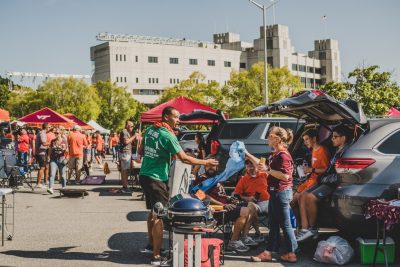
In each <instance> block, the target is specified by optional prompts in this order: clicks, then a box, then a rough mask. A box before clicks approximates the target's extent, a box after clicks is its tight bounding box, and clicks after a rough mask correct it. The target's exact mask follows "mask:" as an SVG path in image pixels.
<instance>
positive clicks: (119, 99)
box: [94, 81, 146, 130]
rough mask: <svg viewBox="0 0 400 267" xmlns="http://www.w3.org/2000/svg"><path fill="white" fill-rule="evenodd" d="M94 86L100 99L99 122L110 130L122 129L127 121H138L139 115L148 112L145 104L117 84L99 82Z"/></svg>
mask: <svg viewBox="0 0 400 267" xmlns="http://www.w3.org/2000/svg"><path fill="white" fill-rule="evenodd" d="M94 86H95V88H96V89H97V92H98V95H99V97H100V108H101V112H100V115H99V117H98V119H97V120H98V122H99V123H100V124H101V125H103V126H104V127H106V128H108V129H115V130H119V129H122V128H123V127H124V125H125V121H126V120H127V119H131V118H135V119H137V118H138V114H139V113H140V112H143V111H145V110H146V108H145V106H144V105H143V104H141V103H139V102H138V101H137V100H135V99H134V98H133V97H132V96H131V95H130V94H129V93H127V92H126V91H125V89H124V88H123V87H119V86H117V85H116V84H115V83H114V84H113V83H111V82H110V81H106V82H103V81H98V82H97V83H96V84H95V85H94Z"/></svg>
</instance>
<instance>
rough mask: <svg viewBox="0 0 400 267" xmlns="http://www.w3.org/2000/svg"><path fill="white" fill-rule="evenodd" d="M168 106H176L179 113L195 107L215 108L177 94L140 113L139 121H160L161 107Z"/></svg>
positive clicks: (202, 120)
mask: <svg viewBox="0 0 400 267" xmlns="http://www.w3.org/2000/svg"><path fill="white" fill-rule="evenodd" d="M168 106H171V107H174V108H176V109H177V110H178V111H179V113H181V114H184V113H192V112H193V110H196V109H202V110H206V111H210V112H216V110H215V109H213V108H210V107H209V106H206V105H203V104H201V103H199V102H196V101H194V100H191V99H189V98H186V97H184V96H178V97H176V98H174V99H172V100H170V101H168V102H165V103H163V104H161V105H158V106H156V107H155V108H152V109H150V110H148V111H146V112H142V113H141V114H140V121H141V122H144V123H151V122H156V121H161V113H162V111H163V109H164V108H166V107H168ZM212 122H213V121H212V120H206V119H195V120H191V121H185V122H182V123H190V124H210V123H212Z"/></svg>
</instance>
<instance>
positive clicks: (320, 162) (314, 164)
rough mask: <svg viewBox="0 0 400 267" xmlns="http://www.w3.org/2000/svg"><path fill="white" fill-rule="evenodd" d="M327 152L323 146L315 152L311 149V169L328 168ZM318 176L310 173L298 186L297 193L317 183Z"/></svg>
mask: <svg viewBox="0 0 400 267" xmlns="http://www.w3.org/2000/svg"><path fill="white" fill-rule="evenodd" d="M329 158H330V156H329V151H328V149H326V147H324V146H320V147H319V148H318V149H317V150H315V149H313V151H312V154H311V168H315V169H326V168H328V166H329ZM318 176H319V174H318V173H315V172H314V173H311V175H310V177H308V179H307V180H306V181H305V182H304V183H302V184H301V185H299V187H298V188H297V192H299V193H300V192H303V191H304V190H306V189H308V188H310V187H311V186H313V185H315V184H316V183H317V179H318Z"/></svg>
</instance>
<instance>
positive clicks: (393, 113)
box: [387, 107, 400, 117]
mask: <svg viewBox="0 0 400 267" xmlns="http://www.w3.org/2000/svg"><path fill="white" fill-rule="evenodd" d="M387 114H388V116H389V117H400V111H399V110H398V109H396V108H394V107H391V108H390V109H389V111H388V113H387Z"/></svg>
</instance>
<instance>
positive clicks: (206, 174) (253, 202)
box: [139, 107, 351, 266]
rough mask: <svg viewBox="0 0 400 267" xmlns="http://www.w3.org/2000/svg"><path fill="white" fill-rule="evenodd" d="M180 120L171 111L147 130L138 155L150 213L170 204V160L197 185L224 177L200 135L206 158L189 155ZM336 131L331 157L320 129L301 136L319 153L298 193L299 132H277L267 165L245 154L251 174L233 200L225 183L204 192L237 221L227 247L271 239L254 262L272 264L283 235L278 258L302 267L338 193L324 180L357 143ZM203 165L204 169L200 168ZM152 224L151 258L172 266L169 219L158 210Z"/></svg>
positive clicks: (239, 185) (237, 247)
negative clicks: (323, 208)
mask: <svg viewBox="0 0 400 267" xmlns="http://www.w3.org/2000/svg"><path fill="white" fill-rule="evenodd" d="M178 118H179V112H178V111H177V110H176V109H175V108H173V107H167V108H165V109H164V110H163V113H162V121H161V122H158V123H156V124H154V125H153V126H151V127H149V128H148V129H147V130H146V132H145V134H144V141H143V142H141V145H140V149H139V153H140V154H141V155H142V156H143V159H142V168H141V170H140V184H141V186H142V188H143V191H144V194H145V196H146V207H147V208H148V209H149V210H152V209H153V207H154V205H155V203H157V202H161V203H162V204H163V205H166V204H167V202H168V200H169V193H168V186H167V182H168V179H169V178H168V174H169V169H170V161H171V160H172V159H173V158H178V159H180V160H181V161H183V162H184V163H187V164H191V165H194V166H195V167H193V172H194V174H195V175H196V176H197V178H196V180H195V183H201V182H202V181H204V180H206V179H209V178H212V177H214V176H215V174H216V173H217V171H218V161H216V160H215V158H214V157H213V156H212V155H208V156H207V155H205V154H204V150H203V149H202V148H203V147H204V143H203V142H204V141H203V140H202V137H201V136H200V135H199V136H197V137H196V142H197V144H198V145H199V151H200V152H201V153H199V155H200V156H198V157H197V158H196V157H193V156H190V155H187V154H185V153H184V152H183V151H182V148H181V147H180V146H179V142H178V140H177V138H176V136H175V135H174V131H173V129H174V127H176V125H177V124H178ZM332 133H333V134H332V138H331V139H332V140H331V141H332V146H333V148H335V149H336V152H335V153H334V156H333V157H332V158H331V156H330V152H329V150H328V149H327V148H326V147H324V146H323V145H321V144H320V143H319V140H318V131H317V130H316V129H309V130H307V131H305V132H304V133H303V134H302V139H303V142H304V145H305V146H306V147H307V148H308V149H310V150H311V151H312V155H311V162H310V164H309V167H308V166H304V167H303V171H304V172H305V173H306V174H307V175H308V178H307V179H306V180H305V181H304V182H303V183H302V184H301V185H300V186H298V187H297V188H296V189H295V190H294V188H293V173H294V167H295V166H294V162H293V159H292V156H291V154H290V152H289V151H288V146H289V145H290V143H291V142H292V141H293V133H292V131H291V130H290V129H283V128H281V127H277V126H274V127H272V128H271V129H270V130H269V131H268V133H267V135H266V139H267V140H268V145H269V146H271V147H272V150H273V153H272V154H271V156H270V157H269V158H268V159H267V160H266V159H262V158H261V159H260V158H257V157H255V156H254V155H251V154H250V153H248V152H247V151H246V152H245V154H246V161H245V166H246V168H245V173H244V175H243V176H242V177H240V179H239V181H238V182H237V184H236V187H235V189H234V191H233V194H232V195H228V194H227V193H226V191H225V190H224V186H223V184H221V183H217V184H216V185H215V186H214V187H213V188H211V189H209V190H207V191H206V192H205V194H206V198H207V201H208V202H210V203H211V204H216V205H220V206H222V207H223V209H224V210H225V211H226V217H227V219H228V221H231V222H232V223H233V232H232V236H231V239H230V241H229V243H228V249H231V250H235V251H238V252H245V251H249V250H250V248H251V246H254V245H258V244H260V243H261V242H264V241H266V247H265V250H264V251H263V252H261V253H260V254H258V255H255V256H252V257H251V260H252V261H254V262H268V261H273V260H275V259H276V256H277V255H278V253H279V252H280V248H281V236H280V231H281V230H282V232H283V241H284V242H283V245H284V246H283V247H284V250H283V251H284V253H283V254H282V255H280V257H279V259H280V260H281V261H283V262H289V263H295V262H297V255H296V252H297V250H298V242H302V241H304V240H306V239H308V238H311V237H316V236H317V235H318V230H317V225H316V218H317V214H318V209H317V204H318V202H319V201H322V200H324V199H326V198H327V197H329V196H330V195H331V194H332V193H333V191H334V189H335V185H334V184H332V183H326V182H325V181H324V179H322V178H321V177H324V176H327V175H330V174H333V173H334V172H335V170H334V162H335V160H336V158H337V157H338V156H339V155H340V154H341V153H343V151H344V150H345V149H346V144H347V143H348V142H349V141H350V140H351V134H350V132H349V129H348V128H347V127H345V126H341V125H339V126H336V127H335V128H334V129H332ZM201 165H203V167H199V166H201ZM292 211H293V212H294V214H295V215H296V219H297V221H299V222H300V224H299V229H297V230H296V231H294V228H293V225H292V222H291V212H292ZM260 216H268V221H269V223H268V227H269V233H268V236H267V237H266V239H264V237H263V236H262V235H261V233H260V227H259V217H260ZM214 217H215V218H216V219H217V221H218V222H219V223H225V222H222V221H221V218H220V214H219V213H218V212H215V213H214ZM147 226H148V238H149V243H148V245H147V247H146V249H145V250H144V251H147V252H152V254H153V255H152V258H151V263H152V264H153V265H161V266H162V265H168V263H169V260H170V259H168V258H167V257H164V256H163V255H161V254H162V253H161V252H162V250H161V243H162V231H163V222H162V220H161V219H160V218H159V217H158V216H157V215H156V214H155V213H154V212H150V213H149V217H148V221H147ZM251 228H254V230H255V234H254V236H252V237H251V236H250V235H249V231H250V229H251Z"/></svg>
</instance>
